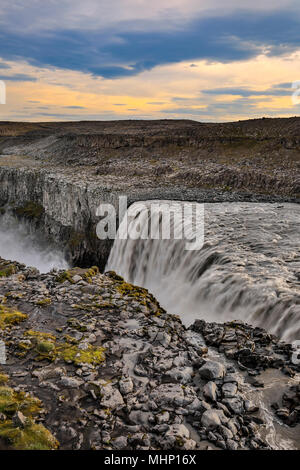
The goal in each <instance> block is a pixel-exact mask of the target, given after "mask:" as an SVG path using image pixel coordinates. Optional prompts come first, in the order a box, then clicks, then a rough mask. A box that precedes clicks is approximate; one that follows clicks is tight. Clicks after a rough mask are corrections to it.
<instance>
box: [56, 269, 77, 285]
mask: <svg viewBox="0 0 300 470" xmlns="http://www.w3.org/2000/svg"><path fill="white" fill-rule="evenodd" d="M65 281H68V282H70V283H71V284H74V281H73V279H72V277H71V274H70V272H69V271H63V272H62V273H60V274H59V275H58V276H57V277H56V282H59V283H61V284H62V283H63V282H65Z"/></svg>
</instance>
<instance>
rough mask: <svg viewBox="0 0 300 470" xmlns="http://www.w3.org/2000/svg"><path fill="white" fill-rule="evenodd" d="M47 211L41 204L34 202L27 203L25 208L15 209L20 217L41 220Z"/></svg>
mask: <svg viewBox="0 0 300 470" xmlns="http://www.w3.org/2000/svg"><path fill="white" fill-rule="evenodd" d="M44 211H45V209H44V207H43V206H42V205H41V204H37V203H36V202H33V201H28V202H26V203H25V204H24V205H23V206H19V207H17V208H16V209H15V213H16V214H17V215H18V216H19V217H25V218H27V219H39V218H41V217H42V215H43V213H44Z"/></svg>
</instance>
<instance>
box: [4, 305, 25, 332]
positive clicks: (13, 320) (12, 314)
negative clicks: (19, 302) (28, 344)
mask: <svg viewBox="0 0 300 470" xmlns="http://www.w3.org/2000/svg"><path fill="white" fill-rule="evenodd" d="M26 318H27V315H25V313H21V312H19V311H18V310H13V309H11V308H8V307H5V306H4V305H0V329H1V330H4V329H5V328H9V327H11V326H12V325H17V324H18V323H20V322H22V321H24V320H26Z"/></svg>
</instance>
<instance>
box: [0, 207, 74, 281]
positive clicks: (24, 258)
mask: <svg viewBox="0 0 300 470" xmlns="http://www.w3.org/2000/svg"><path fill="white" fill-rule="evenodd" d="M0 257H1V258H4V259H6V260H11V261H18V262H19V263H23V264H26V266H33V267H35V268H37V269H38V270H39V271H40V272H41V273H47V272H49V271H51V270H52V269H54V268H57V269H66V268H68V263H67V262H66V260H65V258H64V255H63V253H62V252H60V251H59V250H57V249H56V248H54V247H53V246H50V244H49V242H47V241H45V240H43V239H42V238H41V236H39V235H38V234H37V233H32V232H31V231H30V229H29V227H28V226H27V225H26V224H24V223H21V222H20V221H18V220H16V219H15V218H13V217H12V216H10V215H4V216H2V217H0Z"/></svg>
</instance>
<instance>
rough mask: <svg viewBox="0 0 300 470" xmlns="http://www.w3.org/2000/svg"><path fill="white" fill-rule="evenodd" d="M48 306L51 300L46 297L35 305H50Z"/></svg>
mask: <svg viewBox="0 0 300 470" xmlns="http://www.w3.org/2000/svg"><path fill="white" fill-rule="evenodd" d="M50 304H51V299H49V298H47V297H45V298H44V299H42V300H39V301H38V302H37V305H41V306H45V305H50Z"/></svg>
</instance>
